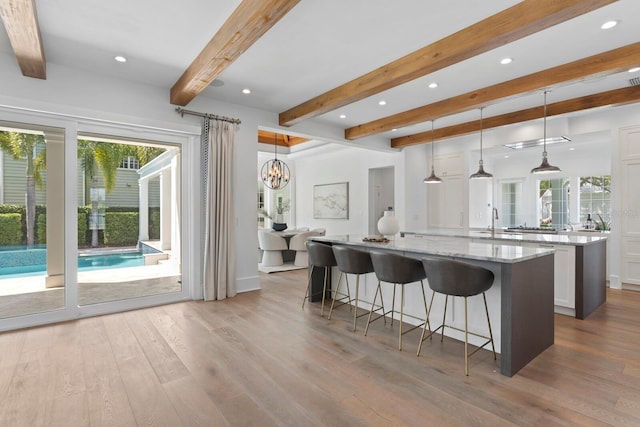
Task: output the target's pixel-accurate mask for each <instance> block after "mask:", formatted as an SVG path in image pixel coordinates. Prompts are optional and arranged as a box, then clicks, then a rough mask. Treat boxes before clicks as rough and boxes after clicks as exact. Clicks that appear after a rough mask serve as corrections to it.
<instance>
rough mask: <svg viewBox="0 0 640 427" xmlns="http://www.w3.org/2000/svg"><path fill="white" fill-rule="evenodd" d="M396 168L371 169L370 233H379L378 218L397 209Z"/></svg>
mask: <svg viewBox="0 0 640 427" xmlns="http://www.w3.org/2000/svg"><path fill="white" fill-rule="evenodd" d="M394 176H395V168H394V167H393V166H386V167H382V168H372V169H369V226H368V233H369V234H370V235H376V234H379V233H378V220H379V219H380V217H382V215H383V214H384V211H385V210H387V209H389V208H392V209H393V210H395V180H394Z"/></svg>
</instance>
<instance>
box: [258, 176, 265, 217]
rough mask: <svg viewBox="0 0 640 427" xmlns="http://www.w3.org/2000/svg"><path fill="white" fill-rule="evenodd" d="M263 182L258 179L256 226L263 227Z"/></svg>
mask: <svg viewBox="0 0 640 427" xmlns="http://www.w3.org/2000/svg"><path fill="white" fill-rule="evenodd" d="M264 212H266V211H265V209H264V183H263V182H262V180H258V227H264Z"/></svg>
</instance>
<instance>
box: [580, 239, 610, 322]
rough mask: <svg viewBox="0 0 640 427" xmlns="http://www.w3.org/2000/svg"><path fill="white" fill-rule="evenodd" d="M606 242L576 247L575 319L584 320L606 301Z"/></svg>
mask: <svg viewBox="0 0 640 427" xmlns="http://www.w3.org/2000/svg"><path fill="white" fill-rule="evenodd" d="M606 289H607V246H606V241H604V240H603V241H601V242H596V243H592V244H590V245H586V246H576V318H578V319H586V318H587V316H589V315H590V314H591V313H593V312H594V311H595V310H596V309H597V308H598V307H600V306H601V305H602V304H604V303H605V302H606V300H607V294H606Z"/></svg>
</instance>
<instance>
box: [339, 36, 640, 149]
mask: <svg viewBox="0 0 640 427" xmlns="http://www.w3.org/2000/svg"><path fill="white" fill-rule="evenodd" d="M638 65H640V42H639V43H634V44H631V45H628V46H624V47H621V48H618V49H614V50H610V51H608V52H604V53H600V54H598V55H594V56H590V57H588V58H584V59H580V60H577V61H573V62H570V63H568V64H564V65H559V66H557V67H553V68H549V69H546V70H542V71H539V72H537V73H533V74H529V75H527V76H523V77H519V78H516V79H513V80H509V81H506V82H502V83H498V84H496V85H493V86H489V87H485V88H482V89H478V90H475V91H472V92H467V93H465V94H462V95H458V96H454V97H453V98H448V99H444V100H442V101H438V102H434V103H433V104H429V105H425V106H422V107H418V108H414V109H412V110H409V111H405V112H402V113H398V114H394V115H392V116H388V117H383V118H381V119H378V120H374V121H371V122H369V123H365V124H361V125H358V126H354V127H352V128H348V129H346V130H345V138H346V139H350V140H353V139H358V138H363V137H365V136H370V135H375V134H378V133H381V132H385V131H389V130H391V129H397V128H401V127H404V126H409V125H413V124H417V123H423V122H426V121H430V120H435V119H437V118H439V117H444V116H449V115H451V114H456V113H462V112H464V111H468V110H471V109H474V108H479V107H481V106H486V105H489V104H491V103H492V102H495V101H498V100H504V99H508V98H511V97H515V96H517V95H522V94H526V93H530V92H533V91H536V90H540V89H543V88H550V87H552V86H554V85H559V84H568V83H572V82H577V81H579V80H582V79H585V78H587V77H603V76H607V75H611V74H615V73H619V72H622V71H626V70H628V69H629V68H631V67H634V66H638Z"/></svg>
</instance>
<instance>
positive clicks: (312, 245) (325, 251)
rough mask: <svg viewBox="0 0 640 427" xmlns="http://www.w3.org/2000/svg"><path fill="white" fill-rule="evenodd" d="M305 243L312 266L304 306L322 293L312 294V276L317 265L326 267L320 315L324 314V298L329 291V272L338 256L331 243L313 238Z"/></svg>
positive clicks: (303, 301)
mask: <svg viewBox="0 0 640 427" xmlns="http://www.w3.org/2000/svg"><path fill="white" fill-rule="evenodd" d="M305 244H306V246H307V254H308V256H309V265H310V266H311V268H310V269H309V280H308V282H307V292H306V293H305V294H304V299H303V300H302V308H304V303H305V302H306V301H307V299H309V298H312V297H314V296H316V295H320V294H321V293H320V292H316V293H315V294H312V295H310V294H309V293H310V291H311V276H312V275H313V270H314V268H316V267H322V268H324V281H323V286H322V309H321V310H320V315H321V316H324V299H325V295H326V292H327V283H328V282H329V272H330V271H331V267H335V266H336V265H337V263H336V257H335V256H334V255H333V250H332V249H331V245H325V244H324V243H319V242H314V241H312V240H307V241H306V243H305Z"/></svg>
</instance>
